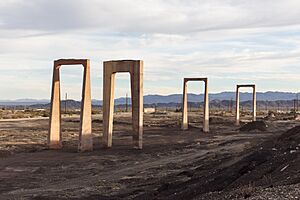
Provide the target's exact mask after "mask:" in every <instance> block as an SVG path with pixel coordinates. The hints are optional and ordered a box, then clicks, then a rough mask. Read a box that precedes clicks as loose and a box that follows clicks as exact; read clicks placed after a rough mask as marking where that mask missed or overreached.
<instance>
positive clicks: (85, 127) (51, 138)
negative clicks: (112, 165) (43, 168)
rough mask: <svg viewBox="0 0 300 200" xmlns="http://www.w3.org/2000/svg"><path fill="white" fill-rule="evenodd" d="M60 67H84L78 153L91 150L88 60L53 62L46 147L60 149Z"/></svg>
mask: <svg viewBox="0 0 300 200" xmlns="http://www.w3.org/2000/svg"><path fill="white" fill-rule="evenodd" d="M62 65H82V66H83V67H84V74H83V87H82V99H81V116H80V131H79V145H78V149H79V151H91V150H93V138H92V122H91V115H92V107H91V106H92V105H91V82H90V61H89V60H88V59H60V60H56V61H54V67H53V81H52V95H51V111H50V123H49V134H48V145H49V148H51V149H60V148H61V147H62V142H61V107H60V101H61V97H60V71H59V70H60V67H61V66H62Z"/></svg>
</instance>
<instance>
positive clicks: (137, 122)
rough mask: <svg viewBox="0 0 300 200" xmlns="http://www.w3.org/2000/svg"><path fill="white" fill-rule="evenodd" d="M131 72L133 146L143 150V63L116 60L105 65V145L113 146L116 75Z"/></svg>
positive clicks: (139, 61) (140, 61)
mask: <svg viewBox="0 0 300 200" xmlns="http://www.w3.org/2000/svg"><path fill="white" fill-rule="evenodd" d="M118 72H129V73H130V80H131V100H132V103H131V105H132V128H133V135H132V136H133V145H134V147H135V148H138V149H142V147H143V145H142V139H143V61H142V60H116V61H106V62H104V63H103V143H104V146H105V147H111V146H112V132H113V113H114V90H115V74H116V73H118Z"/></svg>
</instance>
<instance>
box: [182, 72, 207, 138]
mask: <svg viewBox="0 0 300 200" xmlns="http://www.w3.org/2000/svg"><path fill="white" fill-rule="evenodd" d="M189 81H203V82H204V84H205V86H204V87H205V91H204V113H203V132H205V133H208V132H209V99H208V79H207V78H184V80H183V100H182V124H181V129H182V130H187V129H188V99H187V97H188V92H187V83H188V82H189Z"/></svg>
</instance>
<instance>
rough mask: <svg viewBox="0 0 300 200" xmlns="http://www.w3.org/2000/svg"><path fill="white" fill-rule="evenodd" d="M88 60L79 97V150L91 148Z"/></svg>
mask: <svg viewBox="0 0 300 200" xmlns="http://www.w3.org/2000/svg"><path fill="white" fill-rule="evenodd" d="M91 99H92V98H91V78H90V61H89V60H87V63H86V66H84V74H83V87H82V98H81V114H80V133H79V147H78V148H79V150H80V151H91V150H93V134H92V100H91Z"/></svg>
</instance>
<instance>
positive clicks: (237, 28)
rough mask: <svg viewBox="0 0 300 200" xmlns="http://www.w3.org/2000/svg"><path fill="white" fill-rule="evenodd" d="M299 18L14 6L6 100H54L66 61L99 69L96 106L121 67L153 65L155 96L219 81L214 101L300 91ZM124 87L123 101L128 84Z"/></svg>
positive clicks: (52, 0)
mask: <svg viewBox="0 0 300 200" xmlns="http://www.w3.org/2000/svg"><path fill="white" fill-rule="evenodd" d="M299 16H300V1H299V0H286V1H282V0H263V1H262V0H251V1H248V0H247V1H246V0H201V1H194V0H193V1H192V0H185V1H184V0H144V1H138V0H130V1H129V0H111V1H104V0H89V1H88V2H87V1H85V0H31V1H25V0H6V1H5V2H4V1H3V2H0V43H1V46H0V78H1V79H2V80H4V81H5V82H6V83H8V85H9V88H10V90H7V89H5V88H4V87H0V93H3V92H4V93H5V94H6V95H7V96H8V97H9V98H24V97H40V98H49V97H50V92H49V91H50V89H49V88H50V82H51V77H52V65H53V60H55V59H58V58H89V59H91V64H92V65H91V66H92V69H91V73H92V74H91V77H92V84H93V85H92V86H93V98H101V96H102V91H101V86H102V61H104V60H111V59H143V60H144V61H145V68H144V69H145V73H144V74H145V93H151V94H154V93H162V94H167V93H168V92H169V93H172V92H181V89H182V88H181V87H182V83H181V82H182V78H183V77H185V76H193V77H194V76H205V77H209V78H210V91H212V92H217V91H221V90H231V89H232V88H233V86H234V84H236V83H239V82H243V83H247V82H257V83H258V84H260V85H261V87H258V88H259V89H260V90H269V89H272V88H273V87H274V90H278V89H282V90H292V91H297V89H298V86H297V84H296V83H297V82H299V79H300V78H298V76H297V74H299V72H300V68H299V65H300V64H299V63H300V62H299V61H300V59H299V58H300V42H299V39H300V18H299ZM73 69H74V70H73ZM64 72H65V73H64V82H63V83H64V87H65V90H66V91H68V93H70V96H71V97H74V98H80V90H78V88H80V87H81V78H82V74H81V73H82V72H81V71H80V70H77V68H76V69H75V68H72V67H70V68H68V69H66V70H65V71H64ZM284 79H287V80H286V81H287V82H288V84H281V85H280V84H275V83H274V82H275V81H278V82H282V81H283V80H284ZM117 81H118V82H117V85H119V86H120V87H121V86H122V87H121V89H120V90H117V95H116V96H117V97H118V96H121V95H124V94H123V93H124V90H127V89H126V88H123V86H126V85H127V83H128V76H127V77H126V76H125V77H122V76H119V77H118V80H117ZM35 83H38V84H35ZM25 87H26V88H31V91H33V92H32V94H30V92H29V91H30V89H25ZM13 88H14V89H13ZM99 88H100V89H99ZM192 88H193V87H192ZM195 88H196V87H195ZM22 91H24V92H22ZM72 94H74V95H72Z"/></svg>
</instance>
